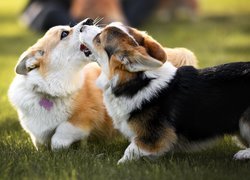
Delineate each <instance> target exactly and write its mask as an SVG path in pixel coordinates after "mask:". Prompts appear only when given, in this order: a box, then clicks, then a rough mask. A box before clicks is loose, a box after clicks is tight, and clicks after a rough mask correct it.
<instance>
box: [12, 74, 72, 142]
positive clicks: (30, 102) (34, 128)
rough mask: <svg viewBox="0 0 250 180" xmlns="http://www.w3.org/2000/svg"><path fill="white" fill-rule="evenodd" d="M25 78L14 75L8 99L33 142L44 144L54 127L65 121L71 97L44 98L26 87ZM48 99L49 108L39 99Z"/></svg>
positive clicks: (67, 116)
mask: <svg viewBox="0 0 250 180" xmlns="http://www.w3.org/2000/svg"><path fill="white" fill-rule="evenodd" d="M24 81H25V79H24V78H22V77H20V76H16V77H15V79H14V81H13V82H12V84H11V86H10V89H9V99H10V101H11V103H12V104H13V105H14V106H15V107H16V108H17V111H18V115H19V120H20V123H21V125H22V127H23V128H24V129H25V130H26V131H27V132H28V133H29V134H30V135H31V138H32V140H33V143H34V144H35V145H37V144H45V143H46V141H48V138H50V135H51V133H52V132H53V131H54V129H55V128H56V127H57V126H58V125H59V124H60V123H62V122H64V121H66V120H67V119H68V118H69V116H70V113H71V106H70V104H71V101H72V99H71V98H54V99H53V98H52V99H51V98H46V97H44V96H43V95H39V94H37V93H35V92H33V91H32V90H31V89H30V88H27V87H26V86H25V83H24ZM43 99H46V100H48V101H49V103H50V104H49V108H46V106H44V105H42V104H41V100H43Z"/></svg>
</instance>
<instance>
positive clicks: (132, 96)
mask: <svg viewBox="0 0 250 180" xmlns="http://www.w3.org/2000/svg"><path fill="white" fill-rule="evenodd" d="M176 70H177V68H175V67H174V66H173V65H172V64H171V63H169V62H166V63H165V64H164V65H163V66H162V67H160V68H158V69H155V70H152V71H145V72H142V73H139V74H138V76H137V77H136V78H133V79H131V80H129V81H127V82H126V83H123V84H122V85H121V84H117V83H116V82H117V81H118V80H119V75H116V76H114V77H113V78H112V79H110V80H109V79H108V78H107V76H106V75H105V73H103V72H102V74H101V75H100V77H99V78H98V80H97V85H98V86H99V87H101V88H102V89H103V91H104V101H105V103H106V104H108V107H107V108H108V109H109V108H110V109H112V111H113V109H114V108H112V107H118V109H119V108H120V106H123V107H122V110H121V112H124V113H129V112H131V111H132V110H133V109H135V108H140V107H141V105H142V102H143V101H145V100H146V101H149V100H150V99H151V98H153V97H154V96H157V93H158V92H159V91H160V90H161V89H162V88H165V87H166V86H168V84H169V83H170V82H171V80H172V79H173V78H174V76H175V73H176ZM109 105H110V107H109ZM116 109H117V108H116Z"/></svg>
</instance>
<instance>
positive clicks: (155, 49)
mask: <svg viewBox="0 0 250 180" xmlns="http://www.w3.org/2000/svg"><path fill="white" fill-rule="evenodd" d="M128 29H129V33H130V34H131V35H132V36H133V37H134V38H135V40H136V41H137V42H138V44H139V45H140V46H142V47H144V48H145V49H146V51H147V53H148V54H149V55H150V56H152V57H153V58H155V59H158V60H159V61H161V62H162V63H165V62H166V60H167V54H166V52H165V49H164V48H163V47H162V45H161V44H160V43H158V42H157V41H156V40H155V39H153V38H152V37H151V36H149V35H148V34H147V33H146V32H143V31H139V30H137V29H134V28H128Z"/></svg>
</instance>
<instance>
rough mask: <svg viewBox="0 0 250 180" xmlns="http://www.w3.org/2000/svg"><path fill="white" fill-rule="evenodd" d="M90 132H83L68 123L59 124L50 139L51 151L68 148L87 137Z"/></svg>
mask: <svg viewBox="0 0 250 180" xmlns="http://www.w3.org/2000/svg"><path fill="white" fill-rule="evenodd" d="M89 133H90V132H88V131H83V129H80V128H78V127H76V126H74V125H72V124H71V123H70V122H67V121H66V122H63V123H61V124H60V125H59V126H58V127H57V129H56V132H55V134H54V135H53V137H52V139H51V149H52V150H56V149H62V148H68V147H69V146H70V145H71V144H72V143H73V142H75V141H77V140H81V139H83V138H84V137H87V136H88V135H89Z"/></svg>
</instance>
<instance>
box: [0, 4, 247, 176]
mask: <svg viewBox="0 0 250 180" xmlns="http://www.w3.org/2000/svg"><path fill="white" fill-rule="evenodd" d="M25 2H26V1H25V0H18V1H17V0H8V1H7V0H6V1H2V2H1V6H0V24H1V25H0V179H44V178H46V179H98V180H99V179H192V180H193V179H249V177H250V162H249V161H242V162H239V161H234V160H232V156H233V154H234V153H235V152H236V151H237V150H239V148H238V147H236V146H235V145H234V144H233V142H232V141H231V138H230V137H225V138H224V139H222V140H220V141H219V142H218V143H217V144H216V145H215V146H214V147H213V148H210V149H208V150H203V151H201V152H196V153H174V154H173V153H169V154H166V155H165V156H163V157H161V158H159V159H158V160H156V161H149V160H147V159H142V160H140V161H137V162H132V163H128V164H125V165H122V166H117V165H116V162H117V160H118V159H119V158H120V157H121V156H122V154H123V151H124V150H125V148H126V146H127V145H128V142H127V141H126V140H124V139H122V138H117V139H114V140H111V141H109V142H105V143H100V142H95V141H89V142H87V143H86V142H82V143H81V144H80V146H74V147H72V148H70V149H69V150H64V151H60V152H56V153H53V152H50V151H48V150H43V151H40V152H37V151H36V150H35V148H34V147H33V145H32V143H31V140H30V138H29V136H28V135H27V134H26V133H25V132H24V130H22V128H21V126H20V125H19V122H18V118H17V115H16V112H15V110H14V109H12V107H11V105H10V104H9V102H8V98H7V95H6V93H7V90H8V86H9V84H10V82H11V80H12V78H13V77H14V66H15V64H16V61H17V59H18V56H19V55H20V54H21V53H22V52H23V51H24V50H25V49H26V48H27V47H28V46H30V45H32V44H33V43H34V42H35V41H36V40H37V38H38V37H40V36H41V34H35V33H33V32H31V31H29V30H27V29H26V28H25V27H23V26H21V25H20V24H19V23H18V20H17V17H18V15H19V14H18V13H19V12H20V10H21V9H22V7H23V6H24V4H25ZM200 2H201V4H200V5H201V6H200V7H201V12H200V18H199V20H198V21H197V22H196V23H190V22H186V21H178V22H171V23H167V24H161V23H158V22H154V23H152V20H151V21H149V22H147V23H146V24H145V25H144V26H143V27H141V28H140V29H142V30H147V31H148V32H149V34H151V35H152V36H154V37H155V38H156V39H157V40H158V41H160V42H161V43H162V44H163V45H165V46H168V47H176V46H179V47H180V46H184V47H187V48H189V49H191V50H193V51H194V52H195V53H196V55H197V57H198V59H199V62H200V66H201V67H206V66H212V65H216V64H220V63H224V62H232V61H249V60H250V1H249V0H237V1H235V0H201V1H200Z"/></svg>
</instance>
